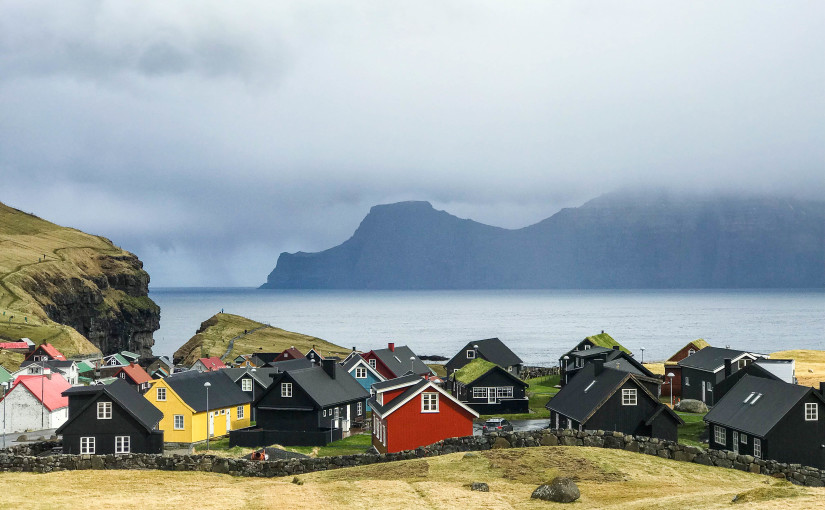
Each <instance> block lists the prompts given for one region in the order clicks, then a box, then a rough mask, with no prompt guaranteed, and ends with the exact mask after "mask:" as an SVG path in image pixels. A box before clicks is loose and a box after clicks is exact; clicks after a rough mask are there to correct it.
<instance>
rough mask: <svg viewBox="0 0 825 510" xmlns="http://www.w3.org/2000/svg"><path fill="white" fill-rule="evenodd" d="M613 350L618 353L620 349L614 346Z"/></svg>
mask: <svg viewBox="0 0 825 510" xmlns="http://www.w3.org/2000/svg"><path fill="white" fill-rule="evenodd" d="M613 350H614V351H619V350H621V347H619V346H618V345H614V346H613Z"/></svg>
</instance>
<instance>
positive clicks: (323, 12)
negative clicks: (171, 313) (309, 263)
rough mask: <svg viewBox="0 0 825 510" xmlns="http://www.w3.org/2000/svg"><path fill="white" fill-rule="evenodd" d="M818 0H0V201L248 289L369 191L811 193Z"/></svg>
mask: <svg viewBox="0 0 825 510" xmlns="http://www.w3.org/2000/svg"><path fill="white" fill-rule="evenodd" d="M823 21H825V2H822V1H819V0H817V1H811V2H804V1H791V2H776V1H768V2H760V1H754V0H744V1H736V2H720V1H708V2H698V1H690V2H680V3H676V2H660V1H651V2H631V1H616V2H608V1H601V2H588V1H582V0H574V1H569V2H564V1H539V2H502V1H491V2H481V1H466V2H465V1H447V0H437V1H433V2H427V1H423V0H415V1H411V2H402V1H393V2H386V1H383V0H380V1H374V2H369V1H359V2H351V3H350V2H346V3H339V2H332V3H327V2H309V1H306V0H302V1H296V2H289V1H279V2H272V1H260V2H251V1H250V2H227V1H214V2H209V1H204V0H198V1H193V2H167V1H163V2H143V1H140V2H127V1H123V0H117V1H103V0H98V1H81V0H73V1H71V2H53V1H49V2H46V1H37V0H19V1H15V0H3V1H0V182H2V186H0V201H3V202H4V203H7V204H9V205H12V206H14V207H17V208H20V209H23V210H25V211H29V212H34V213H35V214H38V215H39V216H42V217H44V218H46V219H48V220H51V221H54V222H57V223H60V224H63V225H69V226H73V227H77V228H80V229H82V230H85V231H87V232H90V233H95V234H100V235H105V236H107V237H109V238H110V239H112V240H113V241H114V242H115V243H116V244H118V245H120V246H123V247H124V248H126V249H128V250H130V251H133V252H134V253H136V254H137V255H138V256H139V257H140V258H141V259H142V260H143V261H144V263H145V265H146V268H147V270H148V271H149V272H150V274H151V276H152V284H153V285H154V286H232V285H247V286H251V285H259V284H261V283H263V282H264V281H265V280H266V276H267V274H268V273H269V272H270V271H271V270H272V268H273V267H274V265H275V261H276V259H277V257H278V254H279V253H280V252H282V251H290V252H292V251H299V250H302V251H318V250H322V249H325V248H329V247H331V246H334V245H337V244H339V243H341V242H343V241H344V240H346V239H347V238H348V237H349V236H350V235H351V234H352V232H353V231H354V230H355V228H356V227H357V226H358V223H359V222H360V221H361V219H362V218H363V217H364V215H365V214H366V213H367V212H368V211H369V207H370V206H372V205H375V204H379V203H389V202H395V201H400V200H409V199H418V200H429V201H431V202H432V203H433V205H434V206H435V207H436V208H438V209H445V210H447V211H448V212H451V213H453V214H456V215H459V216H462V217H469V218H473V219H476V220H478V221H482V222H485V223H488V224H493V225H498V226H504V227H522V226H526V225H528V224H532V223H534V222H536V221H539V220H541V219H543V218H545V217H548V216H550V215H552V214H553V213H555V212H557V211H558V209H559V208H561V207H565V206H577V205H580V204H581V203H583V202H585V201H586V200H588V199H590V198H594V197H595V196H597V195H599V194H601V193H604V192H609V191H611V190H614V189H617V188H620V187H634V186H642V185H645V186H649V185H654V186H665V187H669V188H684V187H693V188H698V189H703V190H704V189H709V190H724V191H730V190H737V191H738V190H742V191H748V192H753V191H755V192H762V193H764V192H774V193H783V194H795V195H806V196H812V197H822V196H823V194H825V168H823V162H825V120H823V119H825V59H824V58H823V55H825V29H823Z"/></svg>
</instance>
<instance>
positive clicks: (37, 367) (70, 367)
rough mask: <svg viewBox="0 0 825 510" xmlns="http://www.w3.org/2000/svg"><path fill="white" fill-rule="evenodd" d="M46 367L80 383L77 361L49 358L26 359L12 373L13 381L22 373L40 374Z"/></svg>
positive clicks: (73, 384)
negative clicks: (40, 359) (45, 359)
mask: <svg viewBox="0 0 825 510" xmlns="http://www.w3.org/2000/svg"><path fill="white" fill-rule="evenodd" d="M44 367H45V368H46V371H47V372H48V371H49V370H51V372H52V373H58V374H60V375H62V376H63V378H64V379H66V381H67V382H68V383H69V384H70V385H72V386H77V385H78V382H77V381H78V376H79V375H80V374H78V370H77V363H76V362H74V361H71V360H68V361H60V360H48V361H31V360H26V361H24V362H23V363H22V364H21V365H20V368H19V369H18V370H17V371H16V372H13V373H12V374H11V378H12V381H14V380H15V379H16V378H17V377H18V376H21V375H40V374H41V370H42V369H43V368H44Z"/></svg>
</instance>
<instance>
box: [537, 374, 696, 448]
mask: <svg viewBox="0 0 825 510" xmlns="http://www.w3.org/2000/svg"><path fill="white" fill-rule="evenodd" d="M545 407H546V408H547V409H548V410H549V411H550V426H551V427H552V428H557V429H558V428H566V429H575V430H612V431H616V432H622V433H624V434H632V435H636V436H648V437H658V438H661V439H668V440H671V441H676V440H677V439H678V435H677V427H678V426H679V425H681V424H683V423H684V422H683V421H682V419H681V418H679V416H678V415H677V414H676V413H674V412H673V411H672V410H671V409H670V408H669V407H668V406H666V405H664V404H662V403H661V402H659V398H658V397H657V395H656V393H653V392H651V391H650V389H649V384H646V382H645V381H643V380H642V379H641V377H640V376H638V375H636V374H633V373H631V372H626V371H623V370H616V369H613V368H606V367H605V362H604V361H602V360H594V361H592V362H590V363H587V364H586V365H585V366H584V367H583V368H582V369H581V370H580V371H579V373H578V374H577V375H576V377H574V378H572V379H571V380H570V381H569V382H568V383H567V384H566V385H565V386H564V387H563V388H562V389H561V390H560V391H559V392H558V393H557V394H556V396H555V397H553V398H552V399H550V401H549V402H548V403H547V405H546V406H545Z"/></svg>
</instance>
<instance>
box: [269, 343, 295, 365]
mask: <svg viewBox="0 0 825 510" xmlns="http://www.w3.org/2000/svg"><path fill="white" fill-rule="evenodd" d="M303 357H304V353H302V352H301V351H299V350H298V349H296V348H295V346H294V345H293V346H292V347H289V348H287V349H284V350H283V351H282V352H281V354H279V355H277V356H276V357H275V359H273V360H271V361H268V362H267V363H277V362H279V361H289V360H292V359H298V358H303Z"/></svg>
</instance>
